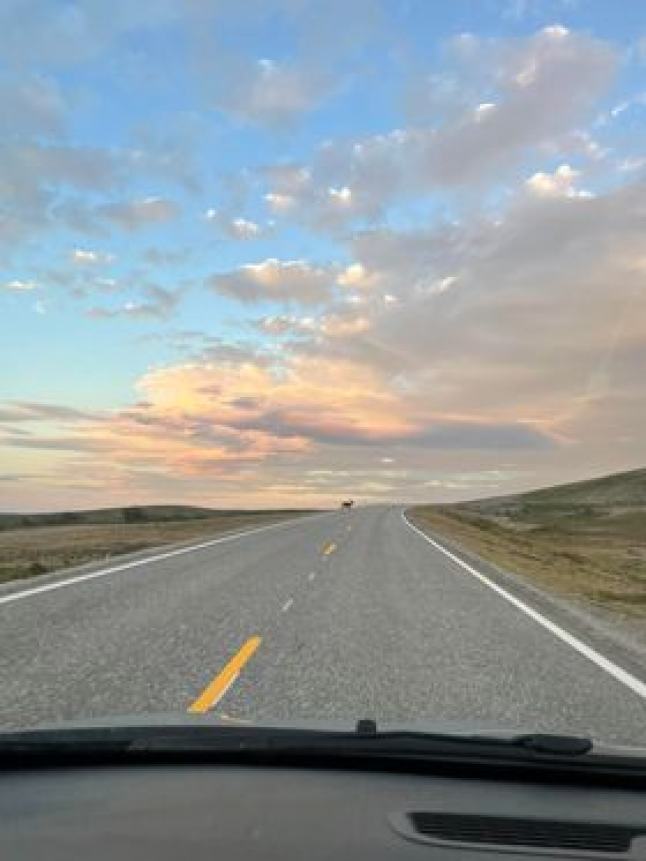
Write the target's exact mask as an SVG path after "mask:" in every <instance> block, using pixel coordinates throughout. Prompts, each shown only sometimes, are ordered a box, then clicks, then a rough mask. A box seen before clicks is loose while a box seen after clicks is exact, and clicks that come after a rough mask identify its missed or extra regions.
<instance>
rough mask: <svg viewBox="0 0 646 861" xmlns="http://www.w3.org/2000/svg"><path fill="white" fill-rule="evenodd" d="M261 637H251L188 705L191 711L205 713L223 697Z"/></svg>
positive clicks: (260, 640)
mask: <svg viewBox="0 0 646 861" xmlns="http://www.w3.org/2000/svg"><path fill="white" fill-rule="evenodd" d="M261 642H262V639H261V638H260V637H250V638H249V639H248V640H247V642H246V643H245V644H244V646H242V648H241V649H240V651H239V652H238V653H237V654H236V655H234V656H233V657H232V658H231V660H230V661H229V663H228V664H227V665H226V666H225V667H224V669H223V670H221V671H220V672H219V673H218V675H217V676H216V677H215V678H214V679H213V681H212V682H211V683H210V684H209V685H207V686H206V687H205V688H204V690H203V691H202V693H201V694H200V695H199V697H198V698H197V699H196V700H195V702H193V703H191V705H190V706H189V707H188V710H189V712H193V713H194V714H204V712H207V711H208V710H209V709H212V708H213V706H214V705H217V703H218V702H219V701H220V700H221V699H222V697H223V696H224V695H225V694H226V692H227V691H228V690H229V688H230V687H231V685H232V684H233V683H234V682H235V680H236V679H237V678H238V676H239V675H240V672H241V670H242V668H243V667H244V665H245V664H246V663H247V661H248V660H249V659H250V658H251V656H252V655H253V653H254V652H255V651H256V649H257V648H258V646H259V645H260V644H261Z"/></svg>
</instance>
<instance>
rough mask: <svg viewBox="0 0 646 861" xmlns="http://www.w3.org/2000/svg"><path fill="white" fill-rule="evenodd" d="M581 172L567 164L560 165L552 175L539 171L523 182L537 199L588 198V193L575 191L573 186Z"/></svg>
mask: <svg viewBox="0 0 646 861" xmlns="http://www.w3.org/2000/svg"><path fill="white" fill-rule="evenodd" d="M579 176H581V171H579V170H574V169H573V168H572V167H570V165H569V164H562V165H560V166H559V167H557V169H556V170H555V171H554V173H543V172H541V171H539V172H538V173H535V174H533V175H532V176H530V177H529V179H527V180H526V181H525V185H526V186H527V189H528V190H529V191H530V192H531V193H532V194H535V195H537V196H538V197H590V196H591V194H590V192H589V191H585V190H577V189H576V188H575V186H574V184H575V182H576V180H577V179H578V177H579Z"/></svg>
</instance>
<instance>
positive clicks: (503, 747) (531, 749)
mask: <svg viewBox="0 0 646 861" xmlns="http://www.w3.org/2000/svg"><path fill="white" fill-rule="evenodd" d="M592 749H593V744H592V741H591V739H589V738H585V737H579V736H563V735H549V734H528V735H517V736H513V735H512V736H505V735H500V736H498V735H482V734H453V733H436V732H420V731H411V730H386V731H379V730H378V728H377V725H376V723H375V722H374V721H372V720H368V719H365V720H360V721H359V722H358V723H357V725H356V728H355V730H354V731H334V730H327V729H309V728H302V729H301V728H296V729H294V728H286V727H259V726H253V725H251V726H249V725H234V726H229V725H227V726H221V725H214V726H210V725H208V726H194V725H179V726H175V725H171V726H150V727H148V726H134V727H127V726H126V727H121V726H117V727H81V728H78V729H76V728H73V729H60V730H25V731H22V732H14V733H4V734H0V757H1V756H2V755H7V754H12V753H13V754H15V753H24V754H31V755H35V754H47V753H49V752H53V753H57V754H61V755H62V754H70V755H73V754H83V753H98V754H102V753H104V754H110V753H126V752H131V753H135V752H146V751H148V752H154V751H167V752H168V751H177V752H190V751H193V752H224V753H230V752H238V753H254V752H255V753H263V754H270V753H271V754H280V753H290V754H294V753H298V752H303V753H317V754H321V753H330V754H333V753H334V754H340V755H343V754H347V755H349V754H352V755H371V756H379V755H382V756H405V757H415V756H416V757H426V756H433V755H436V754H447V753H448V754H452V755H460V754H463V755H467V756H468V755H472V754H478V755H480V756H482V755H485V754H487V753H491V754H495V753H501V752H503V751H508V752H515V753H516V754H517V755H544V756H556V757H561V758H564V757H581V756H582V755H584V754H587V753H589V752H590V751H591V750H592Z"/></svg>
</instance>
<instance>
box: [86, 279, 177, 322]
mask: <svg viewBox="0 0 646 861" xmlns="http://www.w3.org/2000/svg"><path fill="white" fill-rule="evenodd" d="M143 294H144V298H143V299H138V300H133V299H131V300H128V301H127V302H124V303H123V304H121V305H118V306H116V307H111V308H105V307H93V308H90V309H89V310H88V311H87V316H88V317H93V318H95V319H97V320H101V319H103V320H108V319H113V318H118V317H123V318H126V319H128V318H129V319H131V320H166V319H168V318H169V317H170V316H171V315H172V314H173V312H174V311H175V310H176V309H177V306H178V304H179V301H180V298H181V295H182V290H181V289H178V290H168V289H166V288H165V287H158V286H156V285H149V286H148V287H145V288H144V290H143Z"/></svg>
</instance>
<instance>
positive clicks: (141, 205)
mask: <svg viewBox="0 0 646 861" xmlns="http://www.w3.org/2000/svg"><path fill="white" fill-rule="evenodd" d="M96 212H97V215H98V216H99V217H101V218H104V219H106V220H107V221H110V222H112V223H113V224H115V225H116V226H117V227H120V228H121V229H122V230H127V231H135V230H141V229H143V228H146V227H151V226H153V225H155V224H166V223H167V222H169V221H172V220H174V219H175V218H177V217H178V215H179V206H178V205H177V204H176V203H175V202H174V201H172V200H168V199H166V198H163V197H143V198H140V199H138V200H131V201H127V202H124V203H107V204H104V205H102V206H99V207H97V210H96Z"/></svg>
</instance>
